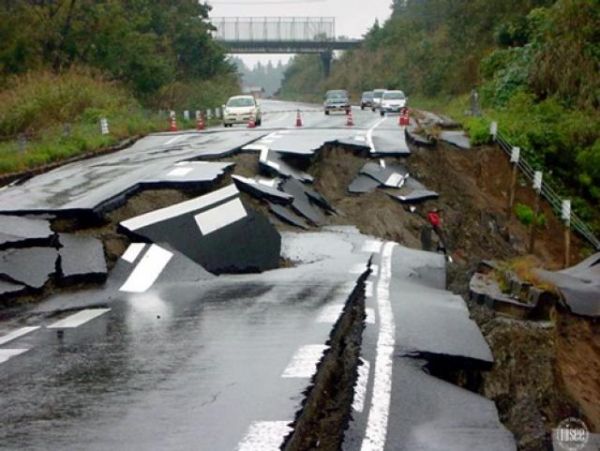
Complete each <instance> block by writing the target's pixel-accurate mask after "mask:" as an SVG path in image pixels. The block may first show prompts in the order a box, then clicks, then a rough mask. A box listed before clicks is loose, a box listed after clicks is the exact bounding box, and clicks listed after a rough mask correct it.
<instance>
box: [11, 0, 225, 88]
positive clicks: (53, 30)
mask: <svg viewBox="0 0 600 451" xmlns="http://www.w3.org/2000/svg"><path fill="white" fill-rule="evenodd" d="M208 12H209V7H208V6H206V4H204V3H199V2H198V1H196V0H169V1H166V0H123V1H121V0H20V1H16V2H2V3H1V5H0V78H1V79H4V81H5V82H6V79H7V76H9V75H13V74H19V73H23V72H26V71H28V70H31V69H38V68H51V69H52V70H53V71H55V72H61V71H64V70H65V69H68V68H69V67H71V66H73V65H88V66H92V67H95V68H99V69H101V70H102V71H104V72H106V73H108V74H110V75H111V76H112V77H114V78H116V79H119V80H122V81H124V82H126V83H127V84H128V85H129V86H131V87H132V88H133V89H134V91H135V92H136V93H137V94H138V95H139V96H142V97H143V96H147V95H149V94H153V93H155V92H156V91H157V90H158V89H159V88H160V87H161V86H164V85H166V84H168V83H172V82H175V81H186V80H194V79H199V78H210V77H213V76H215V75H218V74H222V73H230V72H231V71H232V68H231V66H230V65H229V64H227V63H226V62H225V59H224V55H223V51H222V49H220V48H219V46H218V45H217V44H216V43H215V42H214V41H213V40H212V37H211V36H210V33H209V31H210V30H211V26H210V24H209V23H208V21H207V19H208Z"/></svg>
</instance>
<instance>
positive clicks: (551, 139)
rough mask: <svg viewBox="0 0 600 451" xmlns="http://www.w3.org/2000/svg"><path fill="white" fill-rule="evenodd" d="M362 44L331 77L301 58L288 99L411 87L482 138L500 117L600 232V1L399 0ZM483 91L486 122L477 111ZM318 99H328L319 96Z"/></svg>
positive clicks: (286, 86)
mask: <svg viewBox="0 0 600 451" xmlns="http://www.w3.org/2000/svg"><path fill="white" fill-rule="evenodd" d="M392 8H393V15H392V17H391V18H390V19H389V20H388V21H387V22H386V23H385V24H383V25H382V26H380V25H379V24H378V23H376V24H375V25H374V26H373V27H372V28H371V30H370V31H369V32H368V33H367V35H366V36H365V44H364V45H363V47H362V48H361V49H358V50H356V51H352V52H347V53H346V54H344V55H343V56H342V57H341V58H340V59H338V60H337V61H335V63H334V66H333V70H332V73H331V76H330V77H329V78H327V79H325V78H324V77H323V73H322V70H321V68H320V61H319V59H318V58H315V57H307V56H301V57H297V58H296V59H295V60H294V61H293V62H292V64H291V65H290V67H289V68H288V70H287V72H286V74H285V78H284V82H283V87H282V94H283V95H284V96H286V95H292V96H296V95H304V96H306V98H309V99H314V98H315V96H318V97H320V95H321V93H322V92H323V91H324V90H326V89H333V88H342V87H343V88H346V89H349V90H350V91H351V92H352V93H353V97H354V99H355V100H356V99H357V98H358V96H359V95H360V93H361V92H362V91H366V90H370V89H373V88H379V87H387V88H389V89H402V90H404V91H405V92H406V93H407V95H408V96H409V104H410V105H412V106H415V107H420V108H424V109H429V110H432V111H436V112H439V113H444V114H447V115H449V116H451V117H453V118H454V119H456V120H458V121H459V122H461V123H463V125H464V126H465V128H466V129H467V131H468V132H469V134H470V136H471V139H472V140H473V141H474V142H475V144H485V143H486V142H487V141H488V140H489V132H488V131H489V122H490V121H491V120H495V121H497V122H498V123H499V126H500V130H501V132H502V133H503V134H504V135H505V136H506V137H507V138H508V139H509V141H510V142H511V143H513V144H514V145H516V146H520V147H521V148H522V151H523V153H524V156H525V157H526V158H527V160H528V161H529V162H530V163H532V165H533V166H534V167H535V168H537V169H540V170H544V172H545V178H546V179H547V180H548V179H551V180H552V181H553V182H554V184H555V185H558V186H559V188H560V189H561V191H562V192H563V194H564V195H565V196H569V197H571V198H573V201H574V209H575V211H576V212H577V213H578V214H579V215H580V216H581V217H582V218H583V219H584V220H586V221H588V222H590V223H592V226H593V228H594V229H595V230H596V232H597V233H598V232H600V213H599V210H600V209H599V208H598V206H599V204H600V133H599V132H598V131H599V130H600V76H599V74H600V7H599V5H598V1H597V0H510V1H503V2H489V1H487V0H468V1H467V0H460V1H451V0H421V1H410V0H409V1H403V0H396V1H394V3H393V5H392ZM473 88H476V89H477V91H478V93H479V96H480V102H481V106H482V109H483V114H484V117H483V118H475V117H472V116H470V115H469V113H468V112H469V110H470V107H471V105H470V97H469V93H470V92H471V90H472V89H473ZM318 97H317V98H318Z"/></svg>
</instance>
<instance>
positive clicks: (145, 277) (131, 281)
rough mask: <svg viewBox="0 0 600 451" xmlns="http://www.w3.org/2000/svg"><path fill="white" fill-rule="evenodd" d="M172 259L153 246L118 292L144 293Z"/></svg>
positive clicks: (167, 252) (165, 252)
mask: <svg viewBox="0 0 600 451" xmlns="http://www.w3.org/2000/svg"><path fill="white" fill-rule="evenodd" d="M172 257H173V254H172V253H171V252H169V251H168V250H166V249H163V248H162V247H160V246H157V245H156V244H153V245H152V246H150V249H148V251H147V252H146V253H145V254H144V256H143V257H142V259H141V260H140V262H139V263H138V264H137V266H136V267H135V269H134V270H133V271H132V272H131V274H130V275H129V278H128V279H127V281H126V282H125V283H124V284H123V286H122V287H121V288H120V289H119V290H120V291H125V292H127V293H144V292H145V291H147V290H148V289H149V288H150V287H151V286H152V285H153V284H154V282H156V279H158V276H160V273H162V272H163V269H165V267H166V266H167V264H168V263H169V261H170V260H171V258H172Z"/></svg>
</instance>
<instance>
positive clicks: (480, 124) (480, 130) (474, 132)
mask: <svg viewBox="0 0 600 451" xmlns="http://www.w3.org/2000/svg"><path fill="white" fill-rule="evenodd" d="M464 125H465V128H466V130H467V132H468V133H469V137H470V138H471V144H473V145H475V146H480V145H482V144H488V143H490V142H491V139H492V137H491V135H490V121H489V120H487V119H485V118H483V117H473V118H468V119H467V120H466V121H465V124H464Z"/></svg>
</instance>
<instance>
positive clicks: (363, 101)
mask: <svg viewBox="0 0 600 451" xmlns="http://www.w3.org/2000/svg"><path fill="white" fill-rule="evenodd" d="M365 108H373V91H365V92H363V93H362V97H361V98H360V109H361V110H364V109H365Z"/></svg>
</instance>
